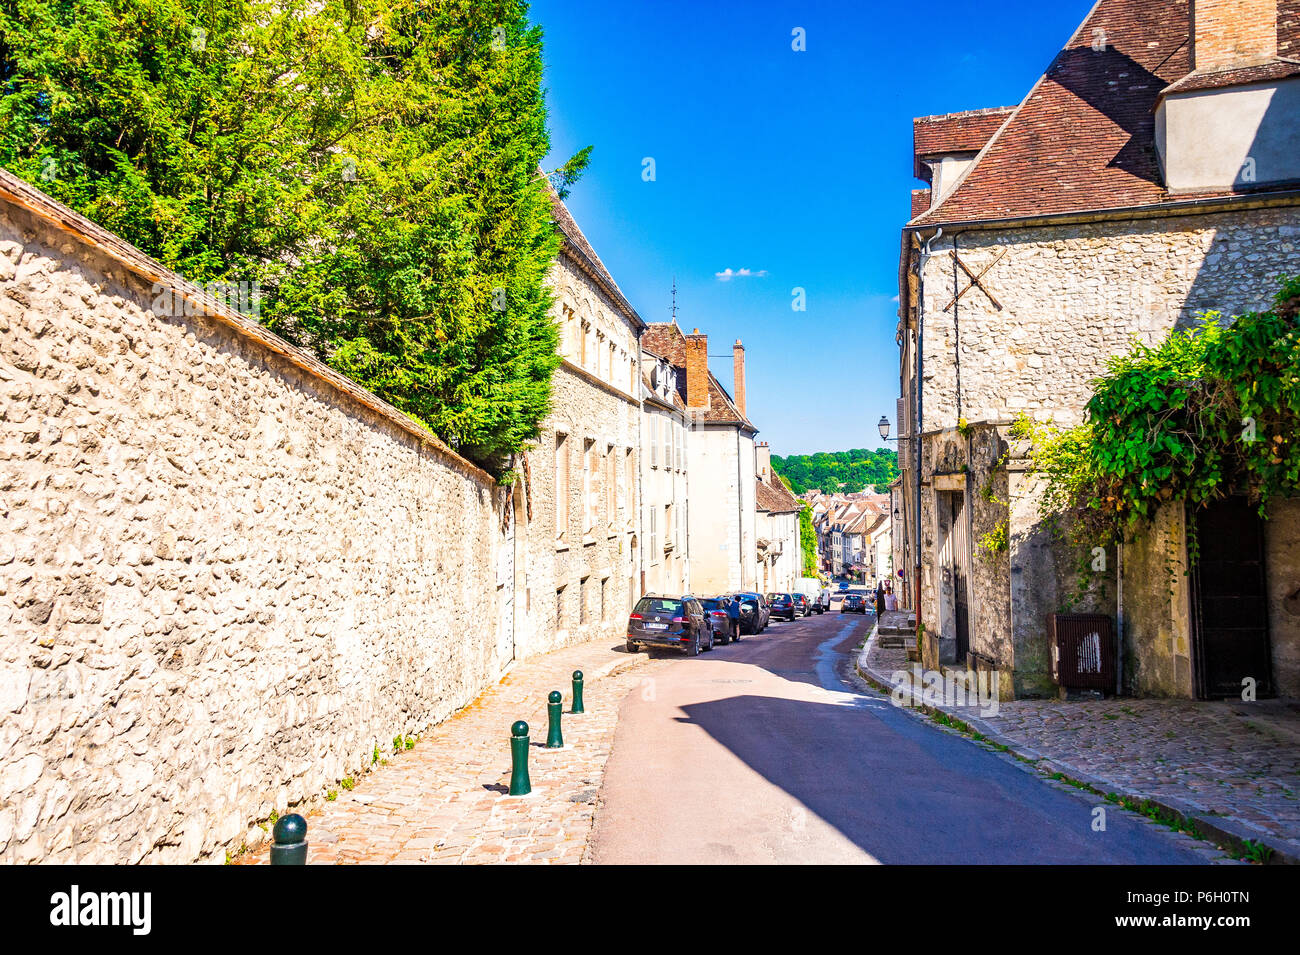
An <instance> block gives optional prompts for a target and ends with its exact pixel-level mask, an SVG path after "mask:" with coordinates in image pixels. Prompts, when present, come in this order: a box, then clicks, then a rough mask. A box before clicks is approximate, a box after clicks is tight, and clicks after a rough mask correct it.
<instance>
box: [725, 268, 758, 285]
mask: <svg viewBox="0 0 1300 955" xmlns="http://www.w3.org/2000/svg"><path fill="white" fill-rule="evenodd" d="M713 274H714V275H716V276H717V278H718V281H719V282H730V281H731V280H732V279H761V278H763V277H765V276H766V275H767V269H758V270H756V271H755V270H752V269H725V270H724V271H721V272H714V273H713Z"/></svg>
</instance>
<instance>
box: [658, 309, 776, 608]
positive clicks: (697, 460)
mask: <svg viewBox="0 0 1300 955" xmlns="http://www.w3.org/2000/svg"><path fill="white" fill-rule="evenodd" d="M642 346H643V347H644V349H645V350H646V351H648V352H650V353H651V354H653V355H656V356H659V357H662V358H664V359H665V360H666V361H667V362H668V363H669V364H671V365H672V366H673V368H674V369H675V370H676V373H677V394H678V395H679V396H680V397H681V399H682V401H683V403H684V405H685V423H686V426H687V427H686V430H685V437H684V440H685V447H686V470H687V472H688V476H689V481H690V502H689V504H688V507H687V516H686V528H685V530H686V533H687V535H688V536H689V539H690V542H691V546H690V583H691V591H692V592H693V593H696V594H700V595H706V594H716V593H723V592H727V591H735V590H742V589H755V588H757V587H758V585H759V579H758V553H757V540H758V536H757V528H756V524H755V521H756V511H755V474H756V466H755V465H756V462H755V456H754V435H755V434H756V433H757V430H758V429H756V428H755V427H754V426H753V425H752V424H751V423H750V421H749V419H748V418H746V417H745V412H744V408H745V390H744V389H745V349H744V346H743V345H742V344H741V343H740V342H736V343H735V345H734V346H733V347H732V360H733V366H734V371H735V381H736V396H735V397H734V398H733V397H732V396H731V395H730V394H728V393H727V391H726V389H725V388H723V387H722V385H721V383H720V382H719V381H718V379H717V378H716V377H715V376H714V375H713V374H712V372H710V371H709V365H708V336H707V335H702V334H700V333H699V330H698V329H697V330H696V331H695V332H694V333H692V334H690V335H686V334H683V333H682V330H681V329H680V328H678V326H677V324H676V323H675V322H667V323H655V324H651V325H649V326H648V327H647V328H646V331H645V333H644V334H643V336H642Z"/></svg>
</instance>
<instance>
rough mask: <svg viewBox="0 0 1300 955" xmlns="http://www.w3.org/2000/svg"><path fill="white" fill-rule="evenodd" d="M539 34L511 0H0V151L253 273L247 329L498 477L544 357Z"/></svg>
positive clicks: (205, 267)
mask: <svg viewBox="0 0 1300 955" xmlns="http://www.w3.org/2000/svg"><path fill="white" fill-rule="evenodd" d="M541 42H542V38H541V32H540V30H539V29H538V28H536V27H534V26H531V25H530V24H529V22H528V19H527V5H526V4H525V3H522V2H518V0H324V2H313V0H274V2H270V0H0V165H4V166H5V167H6V168H8V169H10V170H11V171H12V172H14V173H15V174H17V175H19V176H21V177H22V178H24V179H26V180H28V181H30V182H32V183H33V184H34V185H36V186H38V187H39V188H41V189H43V190H44V191H45V192H47V193H49V194H51V195H53V196H54V197H55V198H57V199H59V200H61V201H62V202H64V203H66V204H67V205H69V206H71V207H72V208H74V209H76V210H77V211H79V212H81V213H82V214H84V215H85V216H87V217H88V218H90V219H91V220H93V221H95V222H97V223H99V224H100V225H102V226H103V227H105V228H107V229H110V230H112V231H114V232H116V233H118V234H119V235H121V236H123V237H124V238H125V239H127V240H128V241H130V242H132V243H134V244H135V245H137V246H139V247H140V248H141V249H143V250H144V251H145V252H147V253H148V254H150V255H152V256H153V257H155V258H157V259H159V260H160V261H161V262H162V263H163V264H164V265H166V266H168V267H169V268H171V269H173V270H175V271H177V272H178V273H180V274H181V275H183V276H184V277H186V278H188V279H191V280H193V281H196V282H200V283H205V282H213V281H227V282H247V283H254V282H255V283H258V285H260V288H261V294H262V298H261V302H260V314H259V317H260V320H261V321H262V322H263V323H264V324H266V325H267V326H268V327H270V328H271V329H273V330H274V331H276V332H277V333H279V334H280V335H282V336H284V337H285V338H287V339H289V340H290V341H292V342H294V343H295V344H298V345H301V346H303V347H306V348H308V349H310V350H312V351H314V352H315V353H317V354H318V355H319V356H320V357H321V358H322V359H323V360H325V361H326V362H327V363H329V364H330V365H332V366H333V367H334V368H336V369H337V370H339V371H340V372H342V373H343V374H346V375H348V376H349V377H351V378H352V379H354V380H355V381H357V382H359V383H360V384H362V385H363V386H365V387H367V388H369V389H371V390H372V391H374V392H376V393H377V394H379V395H380V396H382V397H383V398H385V399H386V400H388V401H389V402H391V403H392V404H393V405H395V406H396V407H398V408H400V409H401V410H403V411H405V412H406V413H408V414H410V415H411V416H412V417H413V418H415V419H417V420H418V421H420V422H422V423H424V424H425V425H427V426H428V427H429V428H430V429H432V430H433V431H434V432H435V433H436V434H438V435H440V436H441V437H443V438H444V439H445V440H447V441H448V442H449V443H450V444H451V445H452V446H453V447H456V448H457V449H458V450H459V451H460V452H461V453H463V454H465V455H466V456H467V457H469V458H471V459H472V460H474V461H477V462H479V463H480V464H483V465H485V466H486V467H488V468H489V469H493V470H499V469H500V468H501V467H502V466H503V464H504V461H505V458H506V456H507V455H509V454H510V453H511V452H512V451H516V450H518V449H519V448H520V447H521V446H522V444H523V442H524V441H526V440H527V439H528V438H530V437H534V436H535V435H536V434H537V433H538V423H539V422H540V420H541V419H542V418H543V417H544V416H545V414H546V412H547V409H548V402H549V398H550V379H551V373H552V371H553V370H554V369H555V367H556V365H557V363H558V359H557V356H556V331H555V329H554V327H553V325H552V322H551V320H550V318H549V309H550V299H549V296H548V292H547V288H546V286H545V285H544V283H543V277H544V276H545V274H546V272H547V270H548V268H549V267H550V265H551V263H552V261H553V259H554V256H555V254H556V252H557V249H558V238H557V236H556V233H555V230H554V228H553V226H552V225H551V221H550V196H549V191H548V187H547V182H546V179H545V178H544V177H543V175H542V174H541V173H540V172H539V168H540V163H541V162H542V160H543V157H545V155H546V154H547V151H548V148H549V143H548V136H547V128H546V113H545V109H544V104H543V96H542V88H541V79H542V57H541ZM585 159H586V152H585V151H584V152H583V153H580V154H579V155H578V156H577V157H575V159H574V160H572V161H571V162H570V163H568V164H566V166H565V167H564V168H563V169H561V170H560V171H558V173H557V174H556V176H555V177H553V181H554V183H555V185H556V186H557V187H558V188H560V189H561V190H563V189H564V188H565V187H566V186H567V185H568V184H569V183H570V182H571V181H572V180H573V179H574V178H575V177H576V175H577V174H578V173H579V172H580V171H581V167H582V166H583V165H584V164H585Z"/></svg>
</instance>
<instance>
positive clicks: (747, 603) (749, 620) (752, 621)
mask: <svg viewBox="0 0 1300 955" xmlns="http://www.w3.org/2000/svg"><path fill="white" fill-rule="evenodd" d="M732 596H734V597H735V598H736V603H738V604H739V605H740V608H739V612H740V633H762V632H763V631H764V630H766V629H767V622H768V619H769V616H770V612H769V610H768V606H767V598H766V597H764V596H763V595H762V594H757V593H754V592H753V591H742V592H740V593H738V594H733V595H732Z"/></svg>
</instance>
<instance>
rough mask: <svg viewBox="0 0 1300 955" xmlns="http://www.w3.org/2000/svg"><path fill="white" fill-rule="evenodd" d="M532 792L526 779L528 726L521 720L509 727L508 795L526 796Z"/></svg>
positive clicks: (529, 782)
mask: <svg viewBox="0 0 1300 955" xmlns="http://www.w3.org/2000/svg"><path fill="white" fill-rule="evenodd" d="M532 791H533V783H532V780H530V779H529V778H528V724H527V723H525V722H524V721H523V720H520V721H519V722H517V723H515V724H514V725H513V726H511V727H510V795H512V796H527V795H528V794H529V793H530V792H532Z"/></svg>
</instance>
